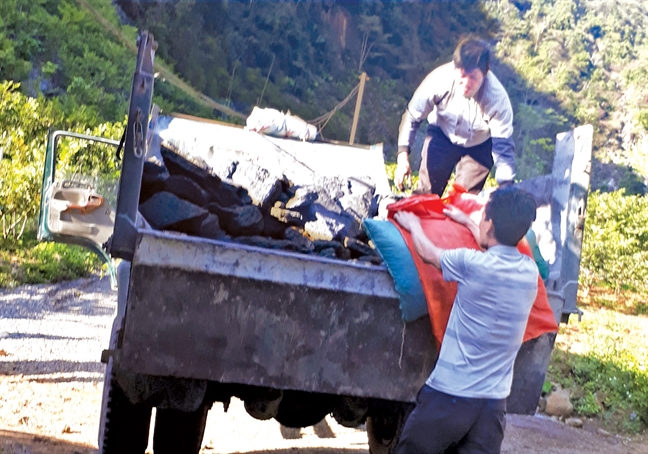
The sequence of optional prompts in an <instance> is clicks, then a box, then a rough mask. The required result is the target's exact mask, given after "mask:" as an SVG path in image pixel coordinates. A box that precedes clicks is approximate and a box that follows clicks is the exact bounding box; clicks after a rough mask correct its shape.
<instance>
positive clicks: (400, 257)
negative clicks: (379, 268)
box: [362, 219, 428, 322]
mask: <svg viewBox="0 0 648 454" xmlns="http://www.w3.org/2000/svg"><path fill="white" fill-rule="evenodd" d="M362 228H363V230H364V231H365V233H366V234H367V236H368V237H369V239H370V240H371V241H372V242H373V243H374V245H375V246H376V250H377V251H378V253H379V254H380V256H381V257H382V259H383V261H384V262H385V265H387V269H388V270H389V274H391V275H392V277H393V278H394V290H396V293H398V300H399V302H400V304H399V307H400V310H401V315H402V317H403V321H404V322H412V321H414V320H416V319H417V318H421V317H424V316H426V315H428V307H427V300H426V299H425V293H424V292H423V285H422V284H421V278H419V274H418V270H417V269H416V265H415V264H414V259H412V253H411V252H410V250H409V248H408V247H407V244H406V243H405V240H404V239H403V237H402V235H401V233H400V232H399V231H398V228H397V227H396V226H395V225H394V224H392V223H391V222H390V221H383V220H379V219H365V220H364V221H363V222H362Z"/></svg>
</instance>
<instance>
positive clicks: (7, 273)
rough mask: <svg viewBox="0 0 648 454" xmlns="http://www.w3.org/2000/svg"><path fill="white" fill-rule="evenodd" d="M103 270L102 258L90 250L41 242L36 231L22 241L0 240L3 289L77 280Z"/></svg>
mask: <svg viewBox="0 0 648 454" xmlns="http://www.w3.org/2000/svg"><path fill="white" fill-rule="evenodd" d="M101 269H102V265H101V261H100V260H99V258H98V257H97V256H96V255H95V254H94V253H92V252H90V251H89V250H87V249H84V248H82V247H80V246H70V245H66V244H58V243H40V242H38V241H37V240H36V238H35V236H34V234H33V232H29V233H28V234H27V235H25V236H24V237H23V238H21V239H20V240H15V239H5V240H0V288H2V287H5V288H7V287H8V288H10V287H15V286H17V285H23V284H44V283H49V282H59V281H64V280H70V279H76V278H79V277H85V276H88V275H90V274H91V273H93V272H97V271H99V270H101Z"/></svg>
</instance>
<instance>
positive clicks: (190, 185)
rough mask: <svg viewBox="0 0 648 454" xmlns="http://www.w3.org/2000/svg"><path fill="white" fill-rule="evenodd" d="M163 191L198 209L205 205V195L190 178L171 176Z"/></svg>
mask: <svg viewBox="0 0 648 454" xmlns="http://www.w3.org/2000/svg"><path fill="white" fill-rule="evenodd" d="M164 189H165V190H166V191H167V192H170V193H171V194H175V195H177V196H178V197H180V198H181V199H184V200H188V201H189V202H191V203H193V204H194V205H198V206H199V207H203V208H204V207H205V206H206V205H207V193H206V192H205V191H203V189H202V188H201V187H200V185H199V184H198V183H196V182H195V181H194V180H192V179H191V178H188V177H185V176H182V175H173V176H171V177H169V178H167V180H166V182H165V185H164Z"/></svg>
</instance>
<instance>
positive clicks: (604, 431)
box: [596, 429, 612, 437]
mask: <svg viewBox="0 0 648 454" xmlns="http://www.w3.org/2000/svg"><path fill="white" fill-rule="evenodd" d="M596 432H598V433H599V434H601V435H604V436H606V437H611V436H612V434H611V433H610V432H608V431H607V430H603V429H598V430H597V431H596Z"/></svg>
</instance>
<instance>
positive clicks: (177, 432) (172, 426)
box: [153, 404, 209, 454]
mask: <svg viewBox="0 0 648 454" xmlns="http://www.w3.org/2000/svg"><path fill="white" fill-rule="evenodd" d="M208 411H209V406H207V405H205V404H202V405H201V406H200V407H199V408H198V410H196V411H192V412H184V411H180V410H170V409H158V410H157V413H156V414H155V431H154V432H153V452H154V453H155V454H178V453H182V454H198V453H199V452H200V446H201V445H202V440H203V435H204V434H205V424H206V423H207V412H208Z"/></svg>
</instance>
